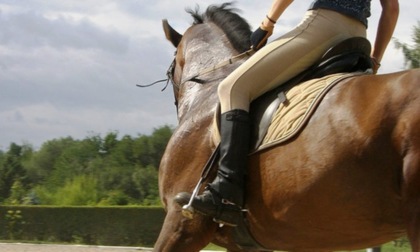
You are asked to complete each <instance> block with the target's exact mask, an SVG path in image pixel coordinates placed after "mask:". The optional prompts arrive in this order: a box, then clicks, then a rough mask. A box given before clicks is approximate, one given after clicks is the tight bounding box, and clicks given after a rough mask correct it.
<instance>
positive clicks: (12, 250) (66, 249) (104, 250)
mask: <svg viewBox="0 0 420 252" xmlns="http://www.w3.org/2000/svg"><path fill="white" fill-rule="evenodd" d="M0 251H5V252H6V251H7V252H139V251H152V249H150V248H140V247H111V246H88V245H55V244H29V243H0Z"/></svg>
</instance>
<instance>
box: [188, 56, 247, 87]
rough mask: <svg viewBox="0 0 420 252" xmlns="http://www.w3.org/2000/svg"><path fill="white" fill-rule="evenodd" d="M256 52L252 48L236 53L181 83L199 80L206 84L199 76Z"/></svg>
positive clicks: (200, 82) (199, 82)
mask: <svg viewBox="0 0 420 252" xmlns="http://www.w3.org/2000/svg"><path fill="white" fill-rule="evenodd" d="M254 53H255V50H254V49H252V48H251V49H249V50H248V51H245V52H243V53H241V54H238V55H236V56H234V57H232V58H230V59H228V60H225V61H222V62H220V63H218V64H216V65H213V66H211V67H208V68H205V69H204V70H202V71H200V72H198V73H197V74H195V75H193V76H191V77H188V78H186V80H184V81H183V82H182V83H181V85H182V84H184V83H185V82H188V81H193V82H197V83H198V84H204V81H203V80H200V79H199V78H198V77H199V76H202V75H206V74H209V73H212V72H214V71H216V70H218V69H220V68H222V67H225V66H228V65H231V64H233V63H235V62H237V61H239V60H241V59H243V58H245V57H247V56H252V55H253V54H254Z"/></svg>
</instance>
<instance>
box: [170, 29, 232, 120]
mask: <svg viewBox="0 0 420 252" xmlns="http://www.w3.org/2000/svg"><path fill="white" fill-rule="evenodd" d="M184 37H185V38H186V39H184V41H183V44H182V48H185V50H183V51H182V53H183V59H184V62H185V64H184V67H183V71H182V78H181V79H188V78H189V77H191V76H195V75H196V74H198V73H200V72H201V71H203V70H205V69H208V68H210V67H213V66H215V65H217V64H219V63H220V62H223V61H225V60H228V59H229V58H231V57H233V56H234V55H237V54H238V51H236V50H235V49H234V48H233V47H232V46H231V45H230V43H229V41H228V40H227V38H226V35H225V34H224V33H223V31H222V30H220V29H219V28H218V27H217V26H216V25H214V24H213V23H205V24H200V25H195V26H193V27H191V28H190V29H189V30H187V32H186V33H185V34H184ZM236 67H237V65H236V66H234V68H236ZM232 71H233V67H232V66H228V67H224V68H221V69H217V70H215V71H212V72H210V73H208V74H205V75H201V76H198V78H199V79H200V80H202V81H203V82H204V83H203V84H199V83H197V82H194V81H187V82H185V83H183V84H182V85H181V89H180V93H179V100H178V106H179V107H178V116H179V121H180V124H182V123H183V122H184V121H188V120H192V119H193V120H198V119H201V120H206V119H207V118H208V117H212V116H213V114H214V111H215V108H216V106H217V104H218V97H217V86H218V84H219V83H220V82H221V81H222V80H223V79H224V78H225V77H226V76H227V75H228V74H229V73H230V72H232Z"/></svg>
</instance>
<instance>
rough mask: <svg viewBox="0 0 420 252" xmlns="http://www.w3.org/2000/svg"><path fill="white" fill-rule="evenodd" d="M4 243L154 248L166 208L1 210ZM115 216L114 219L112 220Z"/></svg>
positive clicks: (22, 207) (24, 207)
mask: <svg viewBox="0 0 420 252" xmlns="http://www.w3.org/2000/svg"><path fill="white" fill-rule="evenodd" d="M0 213H1V215H0V216H3V218H0V227H5V228H0V240H20V241H22V240H23V241H32V242H33V241H48V242H60V243H62V242H65V243H67V242H71V243H84V244H92V245H119V246H133V245H136V246H139V245H141V246H152V245H153V243H154V242H155V241H156V239H157V236H158V234H159V231H160V228H161V227H162V224H163V220H164V218H165V211H164V210H163V208H162V207H143V206H122V207H120V206H118V207H115V206H113V207H109V206H108V207H97V206H95V207H88V206H78V207H74V206H0ZM111 216H112V218H111Z"/></svg>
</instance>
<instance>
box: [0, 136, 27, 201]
mask: <svg viewBox="0 0 420 252" xmlns="http://www.w3.org/2000/svg"><path fill="white" fill-rule="evenodd" d="M16 180H20V181H23V180H25V170H24V168H23V166H22V146H20V145H17V144H15V143H11V144H10V147H9V151H7V153H6V155H5V157H4V160H3V163H2V164H1V166H0V198H2V199H3V200H4V199H7V198H8V197H9V196H10V193H11V189H12V185H13V183H14V182H15V181H16Z"/></svg>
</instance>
